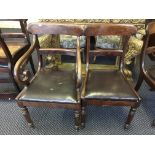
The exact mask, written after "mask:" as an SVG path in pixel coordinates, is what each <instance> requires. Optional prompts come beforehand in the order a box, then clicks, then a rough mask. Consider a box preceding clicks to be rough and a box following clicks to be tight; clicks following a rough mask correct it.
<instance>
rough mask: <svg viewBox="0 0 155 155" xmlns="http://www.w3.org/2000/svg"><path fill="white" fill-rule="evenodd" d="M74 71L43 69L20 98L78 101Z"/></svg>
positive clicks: (46, 100)
mask: <svg viewBox="0 0 155 155" xmlns="http://www.w3.org/2000/svg"><path fill="white" fill-rule="evenodd" d="M75 90H76V83H75V74H74V71H63V70H58V71H52V70H49V69H43V70H41V71H40V72H39V74H38V76H37V77H36V78H35V79H34V81H33V82H32V83H31V85H29V87H28V88H27V90H26V91H25V93H23V94H22V96H20V98H19V99H18V100H21V101H40V102H55V103H77V95H76V91H75Z"/></svg>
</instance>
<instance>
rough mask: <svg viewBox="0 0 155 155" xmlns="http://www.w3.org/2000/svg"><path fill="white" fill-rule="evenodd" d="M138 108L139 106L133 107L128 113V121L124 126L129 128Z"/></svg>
mask: <svg viewBox="0 0 155 155" xmlns="http://www.w3.org/2000/svg"><path fill="white" fill-rule="evenodd" d="M136 110H137V108H133V107H131V109H130V112H129V114H128V118H127V121H126V123H125V126H124V129H128V128H129V126H130V123H131V121H132V120H133V117H134V115H135V112H136Z"/></svg>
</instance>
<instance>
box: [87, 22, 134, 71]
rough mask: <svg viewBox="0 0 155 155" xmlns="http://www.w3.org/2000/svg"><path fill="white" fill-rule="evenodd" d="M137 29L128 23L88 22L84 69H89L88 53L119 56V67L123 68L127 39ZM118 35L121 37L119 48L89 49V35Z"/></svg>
mask: <svg viewBox="0 0 155 155" xmlns="http://www.w3.org/2000/svg"><path fill="white" fill-rule="evenodd" d="M136 32H137V29H136V27H135V26H133V25H130V24H90V25H88V26H87V28H86V30H85V35H86V36H87V56H86V64H87V65H86V70H88V69H89V59H90V54H93V55H96V56H119V57H120V64H119V68H120V69H123V66H124V56H125V53H126V52H127V49H128V41H129V38H130V36H131V35H134V34H136ZM106 35H110V36H116V35H117V36H120V37H121V38H122V42H121V46H120V47H121V49H101V48H96V49H95V50H90V36H106Z"/></svg>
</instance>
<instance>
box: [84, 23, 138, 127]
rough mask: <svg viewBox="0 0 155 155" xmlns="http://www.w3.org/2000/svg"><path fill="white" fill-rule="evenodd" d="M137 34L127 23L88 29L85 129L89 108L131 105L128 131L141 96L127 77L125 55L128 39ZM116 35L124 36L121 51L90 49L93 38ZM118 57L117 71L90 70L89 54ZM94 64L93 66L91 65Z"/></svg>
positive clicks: (127, 122)
mask: <svg viewBox="0 0 155 155" xmlns="http://www.w3.org/2000/svg"><path fill="white" fill-rule="evenodd" d="M135 33H136V28H135V27H134V26H132V25H125V24H92V25H88V26H87V28H86V30H85V35H86V37H87V41H86V43H87V56H86V78H85V81H84V84H83V90H82V126H83V127H84V125H85V107H86V105H90V104H91V105H97V106H103V105H106V106H129V107H131V109H130V112H129V114H128V118H127V121H126V123H125V126H124V128H125V129H127V128H128V127H129V125H130V123H131V121H132V119H133V117H134V114H135V112H136V109H137V107H138V106H139V101H140V97H139V96H138V94H137V93H136V92H135V91H134V89H133V88H132V86H131V84H130V83H129V82H128V81H127V79H126V77H125V75H124V55H125V53H126V51H127V49H128V40H129V38H130V36H131V35H133V34H135ZM101 35H103V36H105V35H111V36H112V35H115V36H116V35H117V36H121V37H122V43H121V46H120V47H121V49H97V48H96V49H94V50H90V36H101ZM94 54H95V55H97V56H118V57H120V59H119V60H120V63H119V66H118V69H117V70H116V69H112V70H111V69H108V70H102V69H100V70H97V69H91V68H90V63H89V59H90V55H94ZM91 65H93V64H91Z"/></svg>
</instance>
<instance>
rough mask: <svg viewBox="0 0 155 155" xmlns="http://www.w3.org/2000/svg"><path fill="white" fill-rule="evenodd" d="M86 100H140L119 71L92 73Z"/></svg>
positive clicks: (88, 82)
mask: <svg viewBox="0 0 155 155" xmlns="http://www.w3.org/2000/svg"><path fill="white" fill-rule="evenodd" d="M84 98H85V99H93V100H94V99H101V100H109V99H110V100H111V101H121V100H122V101H125V100H126V101H131V100H132V101H137V100H138V97H137V95H136V94H135V93H134V92H133V91H132V89H131V88H130V87H129V85H128V83H127V82H126V81H125V80H124V77H123V75H122V73H121V72H119V71H90V72H89V75H88V81H87V85H86V91H85V96H84Z"/></svg>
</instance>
